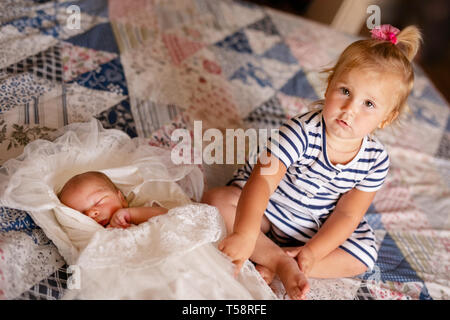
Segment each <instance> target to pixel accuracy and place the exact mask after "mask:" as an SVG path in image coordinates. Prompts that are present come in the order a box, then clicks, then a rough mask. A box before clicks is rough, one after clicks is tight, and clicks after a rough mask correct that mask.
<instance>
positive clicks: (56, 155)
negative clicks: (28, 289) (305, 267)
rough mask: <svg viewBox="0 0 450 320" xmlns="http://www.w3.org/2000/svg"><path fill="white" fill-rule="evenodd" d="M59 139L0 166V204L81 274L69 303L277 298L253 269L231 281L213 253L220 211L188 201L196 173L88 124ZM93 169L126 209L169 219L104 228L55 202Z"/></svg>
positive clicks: (165, 153)
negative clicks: (161, 211)
mask: <svg viewBox="0 0 450 320" xmlns="http://www.w3.org/2000/svg"><path fill="white" fill-rule="evenodd" d="M59 134H60V137H59V138H57V139H55V140H54V141H53V142H50V141H45V140H36V141H33V142H31V143H30V144H28V145H27V146H26V147H25V149H24V152H23V154H22V155H21V156H19V157H18V158H16V159H12V160H9V161H7V162H5V163H4V165H3V168H2V171H1V172H0V177H1V179H0V181H1V182H0V192H1V193H2V197H1V204H2V205H5V206H9V207H12V208H17V209H22V210H27V211H28V212H29V213H30V215H31V216H32V218H33V220H34V221H35V222H36V224H37V225H39V226H40V227H41V228H42V229H43V231H44V232H45V234H46V235H47V236H48V238H50V239H51V240H52V241H53V243H54V244H55V245H56V247H57V248H58V251H59V252H60V253H61V255H62V256H63V257H64V259H65V260H66V262H67V263H68V264H69V265H74V266H76V267H77V268H79V270H80V271H81V273H80V274H77V275H76V276H80V275H81V282H80V284H81V287H80V288H79V289H76V290H75V289H74V290H69V291H68V292H67V294H66V296H65V297H66V298H68V299H71V298H80V299H252V298H256V299H271V298H275V295H274V294H273V293H272V291H271V290H270V288H269V287H268V286H267V285H266V284H265V282H264V281H263V280H262V279H261V277H260V276H259V274H258V272H256V270H255V269H254V267H253V265H251V264H250V263H247V264H246V266H245V267H244V270H243V272H242V273H241V275H240V277H239V278H238V279H235V278H234V277H233V275H232V264H231V262H230V261H229V260H228V259H227V258H226V257H225V256H223V255H222V253H221V252H220V251H218V250H217V248H216V244H217V241H218V240H219V239H220V238H221V237H223V236H224V226H223V222H222V219H221V217H220V215H219V213H218V211H217V209H216V208H214V207H211V206H208V205H202V204H193V203H192V201H191V199H194V200H195V201H199V200H200V198H201V195H202V192H203V175H202V172H201V171H200V169H199V168H198V167H197V166H194V165H175V164H173V163H172V161H171V158H170V156H171V153H170V150H166V149H162V148H158V147H153V146H149V145H148V143H147V141H145V140H143V139H138V138H134V139H131V138H130V137H129V136H127V135H126V134H125V133H123V132H121V131H119V130H107V129H104V128H102V126H101V124H100V123H99V122H98V121H97V120H95V119H92V120H91V121H90V122H88V123H76V124H71V125H68V126H66V127H64V128H63V129H62V130H61V131H60V132H59ZM91 170H95V171H101V172H103V173H105V174H106V175H108V176H109V177H110V178H111V180H112V181H113V182H114V183H115V184H116V185H117V186H118V187H119V188H120V189H121V190H122V191H123V192H124V194H125V195H126V197H127V198H128V200H129V203H130V205H131V206H140V205H144V204H145V203H148V202H153V201H156V202H157V203H159V204H160V205H162V206H164V207H166V208H168V209H170V210H169V212H168V213H167V214H165V215H162V216H158V217H155V218H152V219H150V220H149V221H147V222H145V223H143V224H141V225H139V226H133V227H131V228H128V229H124V230H122V229H120V230H119V229H104V228H103V227H101V226H100V225H99V224H97V223H96V222H95V221H94V220H92V219H91V218H89V217H87V216H85V215H83V214H81V213H80V212H78V211H76V210H73V209H71V208H68V207H66V206H64V205H63V204H61V203H60V201H59V199H58V197H57V194H58V192H59V191H60V190H61V188H62V186H63V185H64V184H65V182H66V181H67V180H68V179H70V178H71V177H72V176H74V175H76V174H78V173H82V172H85V171H91ZM75 270H78V269H75Z"/></svg>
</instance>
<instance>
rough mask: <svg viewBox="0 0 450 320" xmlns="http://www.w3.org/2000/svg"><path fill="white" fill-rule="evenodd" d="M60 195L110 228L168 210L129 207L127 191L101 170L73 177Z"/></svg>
mask: <svg viewBox="0 0 450 320" xmlns="http://www.w3.org/2000/svg"><path fill="white" fill-rule="evenodd" d="M58 197H59V200H60V201H61V203H63V204H64V205H66V206H68V207H70V208H72V209H75V210H77V211H79V212H81V213H83V214H85V215H87V216H88V217H90V218H92V219H94V220H95V221H96V222H97V223H99V224H101V225H102V226H104V227H110V228H128V227H129V226H130V225H131V224H136V225H137V224H140V223H142V222H145V221H147V220H148V219H150V218H151V217H154V216H157V215H160V214H164V213H166V212H167V211H168V210H167V209H166V208H162V207H134V208H129V207H128V202H127V200H126V199H125V197H124V195H123V193H122V192H121V191H120V190H119V189H118V188H117V187H116V186H115V185H114V183H113V182H112V181H111V180H110V179H109V178H108V176H106V175H105V174H104V173H101V172H97V171H89V172H85V173H82V174H79V175H76V176H74V177H72V178H70V179H69V181H67V182H66V184H65V185H64V187H63V188H62V190H61V192H60V193H59V195H58Z"/></svg>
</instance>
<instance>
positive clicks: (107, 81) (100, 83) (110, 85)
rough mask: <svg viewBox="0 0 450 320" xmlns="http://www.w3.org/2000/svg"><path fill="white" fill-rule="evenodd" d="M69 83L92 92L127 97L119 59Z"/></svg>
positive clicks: (126, 88)
mask: <svg viewBox="0 0 450 320" xmlns="http://www.w3.org/2000/svg"><path fill="white" fill-rule="evenodd" d="M71 82H76V83H78V84H79V85H81V86H84V87H86V88H90V89H94V90H104V91H112V92H115V93H119V94H122V95H125V96H127V95H128V87H127V83H126V79H125V74H124V71H123V67H122V64H121V63H120V58H116V59H114V60H111V61H109V62H107V63H105V64H102V65H101V66H100V67H98V68H97V69H96V70H92V71H88V72H86V73H83V74H82V75H80V76H78V77H77V78H76V79H74V80H73V81H71Z"/></svg>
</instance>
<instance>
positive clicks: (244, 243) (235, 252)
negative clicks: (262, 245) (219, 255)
mask: <svg viewBox="0 0 450 320" xmlns="http://www.w3.org/2000/svg"><path fill="white" fill-rule="evenodd" d="M255 243H256V241H255V240H252V239H251V238H250V237H248V236H245V235H243V234H239V233H235V232H233V233H232V234H230V235H229V236H227V237H226V238H225V239H223V240H222V242H220V243H219V250H220V251H222V252H223V253H225V254H226V255H227V256H229V257H230V259H231V261H232V262H233V263H234V264H235V265H236V268H235V272H234V275H235V276H237V275H238V274H239V271H240V270H241V268H242V265H243V264H244V262H245V261H246V260H247V259H248V258H250V256H251V255H252V253H253V250H254V249H255Z"/></svg>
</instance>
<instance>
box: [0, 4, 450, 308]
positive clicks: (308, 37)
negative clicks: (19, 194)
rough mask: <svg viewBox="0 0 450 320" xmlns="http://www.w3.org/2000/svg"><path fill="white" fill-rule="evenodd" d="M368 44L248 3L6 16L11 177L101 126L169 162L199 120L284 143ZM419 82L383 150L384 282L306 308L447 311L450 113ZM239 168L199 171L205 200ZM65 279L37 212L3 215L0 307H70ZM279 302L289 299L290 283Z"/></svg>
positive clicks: (39, 9)
mask: <svg viewBox="0 0 450 320" xmlns="http://www.w3.org/2000/svg"><path fill="white" fill-rule="evenodd" d="M78 17H79V18H80V20H79V22H80V23H79V24H77V19H78ZM356 39H357V38H355V37H354V36H350V35H347V34H344V33H340V32H337V31H335V30H333V29H330V28H329V27H327V26H325V25H322V24H318V23H316V22H313V21H309V20H306V19H304V18H301V17H297V16H293V15H289V14H286V13H282V12H280V11H275V10H273V9H270V8H267V7H262V6H257V5H254V4H250V3H247V2H243V1H226V0H214V1H212V0H183V1H177V0H171V1H157V0H154V1H152V0H148V1H145V0H133V1H131V0H120V1H119V0H110V1H106V0H96V1H88V0H80V1H61V0H60V1H37V0H36V1H25V0H23V1H2V2H1V3H0V88H1V90H0V161H1V162H0V163H4V162H5V161H7V160H8V159H12V158H15V157H17V156H18V155H20V154H21V152H22V150H23V148H24V146H26V145H27V144H28V143H29V142H31V141H33V140H36V139H47V140H52V139H55V138H56V137H57V134H58V129H59V128H61V127H63V126H65V125H68V124H70V123H75V122H87V121H89V120H90V119H91V118H92V117H95V118H96V119H98V120H99V121H100V122H101V124H102V125H103V126H104V127H105V128H115V129H120V130H122V131H124V132H125V133H127V134H128V135H129V136H130V137H136V136H138V137H142V138H145V139H148V143H149V144H150V145H153V146H160V147H164V148H168V149H171V148H174V146H175V145H176V142H174V141H172V139H171V134H172V132H173V131H174V130H176V129H180V128H181V129H187V130H189V131H190V132H191V133H192V135H193V134H194V120H201V121H202V129H203V130H206V129H209V128H216V129H219V130H222V131H223V130H224V129H238V128H243V129H248V128H266V129H268V128H277V127H279V126H280V125H281V124H282V123H283V122H284V121H286V120H287V119H289V118H290V117H292V116H294V115H296V114H298V113H300V112H305V111H307V110H308V105H309V104H310V103H311V102H312V101H314V100H317V99H319V98H320V97H321V96H322V95H323V92H324V89H325V88H324V82H323V80H324V75H323V74H321V73H320V70H321V69H323V68H324V67H327V66H330V65H331V63H332V62H333V61H334V59H336V58H337V56H338V55H339V53H340V52H341V51H342V49H343V48H345V47H346V46H347V45H348V44H349V43H351V42H352V41H355V40H356ZM415 73H416V81H415V85H414V89H413V92H412V94H411V96H410V97H409V101H408V102H409V106H410V109H411V112H410V113H409V114H408V115H407V117H406V118H405V119H404V122H403V125H402V126H397V127H394V128H391V129H388V130H385V131H383V132H380V133H379V135H378V136H379V138H380V139H381V140H382V141H383V143H384V144H385V145H386V146H387V148H388V151H389V154H390V159H391V170H390V173H389V176H388V178H387V181H386V183H385V185H384V186H383V188H382V189H381V190H380V191H379V192H378V193H377V196H376V198H375V200H374V202H373V204H372V205H371V206H370V208H369V210H368V212H367V213H366V218H367V220H368V222H369V223H370V225H371V226H372V228H373V229H374V230H375V234H376V240H377V245H378V246H379V256H378V260H377V263H376V265H375V268H374V270H372V271H370V272H366V273H365V274H363V275H360V276H358V277H353V278H345V279H327V280H321V279H311V280H310V284H311V292H310V293H309V294H308V298H309V299H363V300H370V299H411V300H418V299H421V300H422V299H424V300H427V299H449V297H450V270H449V268H450V252H449V251H450V230H449V228H450V219H449V213H450V193H449V187H450V183H449V181H450V160H449V159H450V117H449V111H450V108H449V105H448V103H447V102H446V101H445V99H444V98H443V97H442V95H441V94H440V93H439V92H438V91H437V90H436V89H435V87H434V86H433V85H432V83H431V82H430V80H429V79H428V78H427V76H426V75H425V73H424V72H423V70H421V68H420V67H419V66H418V65H415ZM238 166H239V165H238V164H211V165H208V164H205V163H202V164H201V169H202V170H203V173H204V176H205V179H206V186H207V188H212V187H215V186H221V185H225V184H226V183H227V181H228V180H229V179H230V178H231V176H232V173H233V172H234V170H235V169H236V168H237V167H238ZM0 203H1V202H0ZM68 267H69V266H68V265H67V263H66V262H65V261H64V259H63V258H62V256H61V255H60V254H59V252H58V250H57V248H56V247H55V245H54V244H53V243H52V241H50V240H49V239H48V238H47V237H46V235H45V234H44V232H43V231H42V229H40V228H39V226H37V225H36V224H35V222H34V221H33V220H32V219H31V217H30V215H29V214H28V213H27V212H25V211H22V210H20V209H17V208H11V207H6V206H1V207H0V298H3V299H26V300H34V299H46V300H49V299H50V300H52V299H60V298H61V297H62V295H63V293H64V291H65V290H66V288H67V285H68V278H69V277H70V274H71V273H70V269H69V270H68ZM272 288H273V290H274V292H275V293H276V294H277V296H278V297H279V298H280V299H287V296H286V294H285V292H284V290H283V288H282V286H281V284H280V282H279V281H277V280H275V281H274V283H273V285H272Z"/></svg>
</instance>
